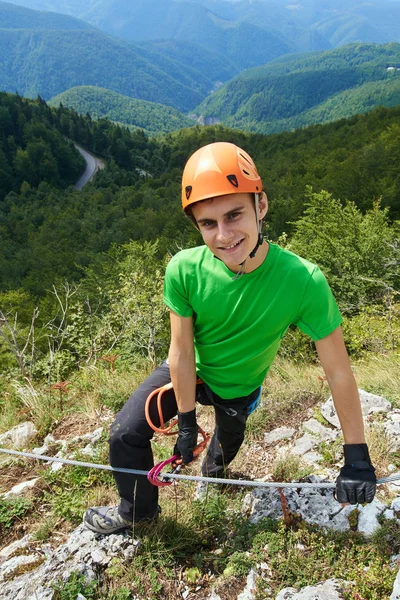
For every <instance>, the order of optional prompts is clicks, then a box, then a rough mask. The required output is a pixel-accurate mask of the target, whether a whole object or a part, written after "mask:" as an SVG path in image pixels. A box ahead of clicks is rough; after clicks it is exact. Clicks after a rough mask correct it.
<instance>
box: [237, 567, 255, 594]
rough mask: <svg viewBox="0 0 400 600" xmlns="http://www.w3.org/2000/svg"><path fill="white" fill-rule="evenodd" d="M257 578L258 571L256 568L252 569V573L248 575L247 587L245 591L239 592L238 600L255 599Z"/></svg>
mask: <svg viewBox="0 0 400 600" xmlns="http://www.w3.org/2000/svg"><path fill="white" fill-rule="evenodd" d="M256 580H257V573H256V572H255V570H254V569H251V571H250V573H249V574H248V575H247V581H246V587H245V588H244V590H243V592H242V593H241V594H239V596H238V597H237V600H254V598H255V591H256Z"/></svg>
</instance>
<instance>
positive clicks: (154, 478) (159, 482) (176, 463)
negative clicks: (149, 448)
mask: <svg viewBox="0 0 400 600" xmlns="http://www.w3.org/2000/svg"><path fill="white" fill-rule="evenodd" d="M202 383H203V381H202V380H201V379H198V380H197V382H196V384H197V385H199V384H202ZM172 389H173V385H172V382H170V383H167V384H165V385H163V386H161V387H159V388H157V389H155V390H153V391H152V392H151V393H150V394H149V396H148V397H147V400H146V404H145V415H146V420H147V423H148V424H149V425H150V427H151V428H152V429H153V431H156V432H157V433H162V434H164V435H178V433H179V432H178V430H174V431H172V430H173V428H174V427H175V425H176V424H177V423H178V419H174V420H172V421H171V423H170V424H169V425H167V426H166V425H165V421H164V415H163V412H162V397H163V394H164V393H165V392H167V391H169V390H172ZM155 396H157V411H158V418H159V420H160V426H159V427H157V426H156V425H155V424H154V423H153V421H152V420H151V417H150V405H151V403H152V400H153V398H155ZM198 430H199V433H200V434H201V435H202V436H203V440H202V441H201V442H199V443H198V444H197V446H196V447H195V448H194V449H193V456H194V458H197V456H198V455H199V454H200V453H201V452H202V451H203V450H204V449H205V447H206V446H207V444H208V441H209V439H210V434H209V433H206V432H205V431H204V430H203V429H202V428H201V427H200V426H198ZM170 464H171V465H172V466H173V471H172V474H175V473H179V471H180V469H181V468H182V466H183V463H182V458H180V457H179V456H178V455H177V454H174V455H173V456H171V458H168V459H167V460H163V461H161V462H159V463H157V464H156V465H154V467H153V468H152V469H150V471H149V472H148V474H147V479H148V480H149V481H150V483H152V484H153V485H155V486H157V487H165V486H167V485H171V484H172V483H173V480H172V479H171V478H170V477H169V476H168V475H164V476H163V477H162V478H160V477H159V475H160V473H161V471H162V470H163V469H164V467H166V466H167V465H170Z"/></svg>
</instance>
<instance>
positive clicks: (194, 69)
mask: <svg viewBox="0 0 400 600" xmlns="http://www.w3.org/2000/svg"><path fill="white" fill-rule="evenodd" d="M134 48H135V52H137V53H138V54H140V55H141V56H142V57H143V58H145V59H146V60H148V61H149V62H151V63H152V64H153V65H156V66H157V67H159V68H160V69H162V70H163V71H165V72H166V73H168V74H169V75H171V77H174V78H175V79H178V80H179V81H182V83H186V81H187V83H186V85H190V86H191V87H195V88H199V89H201V90H202V91H203V90H204V92H205V93H207V94H208V93H209V92H210V91H212V90H213V89H214V88H216V87H219V86H220V85H221V84H222V82H225V81H228V80H229V79H232V77H234V76H235V75H237V74H238V73H239V71H240V69H239V67H238V65H236V64H235V63H233V62H232V61H230V60H229V59H228V58H227V57H226V56H222V55H220V54H216V53H215V52H211V51H209V50H206V49H205V48H203V47H201V46H199V45H198V44H193V43H192V42H182V41H179V40H163V41H162V40H161V41H160V40H159V41H146V42H142V43H136V44H134Z"/></svg>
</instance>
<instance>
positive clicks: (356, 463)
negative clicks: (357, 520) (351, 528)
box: [336, 444, 376, 504]
mask: <svg viewBox="0 0 400 600" xmlns="http://www.w3.org/2000/svg"><path fill="white" fill-rule="evenodd" d="M343 448H344V462H345V464H344V466H343V467H342V468H341V469H340V475H339V477H338V478H337V479H336V499H337V501H338V502H340V503H341V504H346V503H348V502H349V503H350V504H363V503H364V502H372V500H373V499H374V496H375V491H376V475H375V469H374V467H373V466H372V464H371V459H370V457H369V452H368V446H367V444H345V445H344V446H343Z"/></svg>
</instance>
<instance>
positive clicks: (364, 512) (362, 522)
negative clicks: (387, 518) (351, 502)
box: [357, 499, 386, 536]
mask: <svg viewBox="0 0 400 600" xmlns="http://www.w3.org/2000/svg"><path fill="white" fill-rule="evenodd" d="M358 509H359V511H360V514H359V515H358V527H357V530H358V531H359V532H360V533H363V534H364V535H367V536H368V535H372V534H373V533H374V532H375V531H376V530H377V529H379V527H380V525H379V522H378V517H379V515H381V514H382V513H383V511H384V510H385V509H386V506H385V505H384V504H383V503H382V502H380V501H379V500H376V499H375V500H373V501H372V502H371V503H370V504H366V505H365V506H360V505H358Z"/></svg>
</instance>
